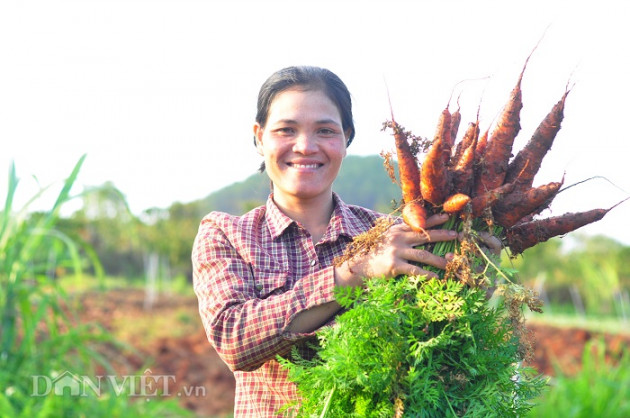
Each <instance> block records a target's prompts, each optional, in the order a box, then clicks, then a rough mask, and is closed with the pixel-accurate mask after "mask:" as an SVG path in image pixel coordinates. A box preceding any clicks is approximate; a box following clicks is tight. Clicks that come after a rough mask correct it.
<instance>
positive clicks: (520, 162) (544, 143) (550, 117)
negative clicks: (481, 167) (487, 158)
mask: <svg viewBox="0 0 630 418" xmlns="http://www.w3.org/2000/svg"><path fill="white" fill-rule="evenodd" d="M568 94H569V90H567V91H566V92H565V93H564V95H563V96H562V98H561V99H560V101H558V103H556V104H555V105H554V106H553V108H552V109H551V111H550V112H549V114H547V116H546V117H545V119H544V120H543V121H542V122H541V123H540V125H539V126H538V128H537V129H536V131H535V132H534V135H533V136H532V138H531V139H530V140H529V142H528V143H527V145H525V147H523V149H521V151H519V153H518V154H516V157H514V159H513V160H512V161H511V162H510V164H509V165H508V168H507V173H506V175H505V182H506V183H507V182H512V181H514V180H516V182H517V189H526V188H528V187H531V185H532V183H533V181H534V176H535V175H536V173H537V172H538V170H539V169H540V165H541V163H542V159H543V157H544V156H545V154H546V153H547V151H549V149H551V145H552V144H553V141H554V139H555V137H556V134H557V133H558V131H559V130H560V123H561V122H562V119H563V117H564V102H565V100H566V98H567V95H568Z"/></svg>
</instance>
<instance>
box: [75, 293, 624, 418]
mask: <svg viewBox="0 0 630 418" xmlns="http://www.w3.org/2000/svg"><path fill="white" fill-rule="evenodd" d="M81 300H82V304H81V306H82V309H81V314H80V316H81V320H82V321H93V322H98V323H100V324H102V325H103V326H104V327H105V328H106V329H108V330H109V331H111V332H112V333H113V334H114V335H116V336H117V337H118V338H119V339H122V340H123V341H125V342H126V343H128V344H129V345H131V346H133V347H135V350H122V349H121V348H120V347H111V346H110V347H103V350H104V351H105V353H104V354H106V356H107V357H108V358H109V359H111V360H112V363H113V364H114V366H115V367H116V368H117V370H120V373H126V372H128V371H130V370H134V371H136V372H137V371H140V372H142V370H145V373H151V375H153V376H159V375H166V376H169V378H170V383H169V387H168V389H169V393H170V396H178V397H179V401H180V403H181V405H183V406H184V407H186V408H187V409H189V410H191V411H193V412H194V413H195V414H196V415H198V416H202V417H222V416H229V415H230V413H231V411H232V408H233V404H234V387H235V382H234V377H233V375H232V373H231V372H230V370H229V369H228V368H227V366H226V365H225V364H224V363H223V362H222V361H221V359H220V358H219V356H218V355H217V354H216V352H215V351H214V350H213V348H212V347H211V346H210V344H209V343H208V340H207V339H206V335H205V333H204V331H203V328H202V326H201V322H200V320H199V318H198V313H197V300H196V299H195V298H194V297H190V296H178V295H163V294H161V295H159V296H158V298H157V300H156V301H155V302H154V303H153V304H152V306H151V307H150V308H149V307H148V306H146V305H145V294H144V292H143V291H142V290H133V289H131V290H130V289H121V290H110V291H107V292H106V293H101V292H99V293H96V292H95V293H87V294H83V295H82V296H81ZM147 324H153V325H152V326H151V327H150V328H151V330H152V331H151V333H149V334H147V333H145V332H144V331H143V326H144V327H146V325H147ZM134 325H136V326H135V327H134ZM528 329H529V330H530V332H531V336H532V342H533V344H534V359H533V361H532V362H531V364H530V365H531V366H533V367H535V368H536V369H537V370H538V371H539V372H541V373H543V374H546V375H549V376H553V375H555V374H556V370H561V371H562V373H565V374H569V375H570V374H573V373H576V372H577V371H579V369H580V365H581V359H582V354H583V351H584V347H585V345H586V344H587V343H588V342H589V341H590V340H592V339H595V338H602V339H603V341H604V342H605V345H606V357H607V359H609V360H610V361H614V360H615V359H617V358H619V356H620V355H621V351H622V349H623V347H628V346H629V345H630V335H608V334H604V333H597V332H592V331H586V330H583V329H574V328H558V327H552V326H548V325H542V324H529V325H528ZM108 351H109V352H108ZM148 370H150V371H148Z"/></svg>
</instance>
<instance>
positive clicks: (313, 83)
mask: <svg viewBox="0 0 630 418" xmlns="http://www.w3.org/2000/svg"><path fill="white" fill-rule="evenodd" d="M296 87H299V88H303V89H305V90H321V91H323V92H324V94H326V96H328V98H329V99H330V100H332V102H333V103H334V104H335V105H336V106H337V109H338V110H339V114H340V115H341V124H342V128H343V130H344V132H349V134H348V142H347V143H346V147H347V146H348V145H350V143H351V142H352V140H353V139H354V121H353V120H352V99H351V97H350V92H349V91H348V88H347V87H346V85H345V84H344V83H343V81H341V79H340V78H339V77H338V76H337V75H336V74H335V73H333V72H332V71H330V70H327V69H325V68H320V67H311V66H300V67H287V68H283V69H282V70H279V71H276V72H275V73H273V74H272V75H271V76H270V77H269V78H268V79H267V80H266V81H265V82H264V83H263V85H262V86H261V88H260V92H259V93H258V106H257V111H256V122H258V124H260V126H261V127H264V126H265V124H266V123H267V117H268V116H269V107H270V106H271V103H272V102H273V99H275V98H276V96H277V95H278V94H279V93H282V92H283V91H285V90H289V89H291V88H296ZM255 142H256V141H255V140H254V143H255Z"/></svg>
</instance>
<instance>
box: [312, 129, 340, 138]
mask: <svg viewBox="0 0 630 418" xmlns="http://www.w3.org/2000/svg"><path fill="white" fill-rule="evenodd" d="M317 132H318V133H319V134H320V135H323V136H327V137H330V136H335V135H337V134H338V133H339V132H338V131H337V130H336V129H333V128H320V129H319V130H318V131H317Z"/></svg>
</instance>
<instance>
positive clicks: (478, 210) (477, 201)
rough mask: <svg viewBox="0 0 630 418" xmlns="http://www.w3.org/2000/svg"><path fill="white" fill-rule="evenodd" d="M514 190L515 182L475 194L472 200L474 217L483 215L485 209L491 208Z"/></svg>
mask: <svg viewBox="0 0 630 418" xmlns="http://www.w3.org/2000/svg"><path fill="white" fill-rule="evenodd" d="M512 190H514V183H506V184H503V185H501V186H499V187H497V188H496V189H493V190H488V191H486V192H484V193H482V194H480V195H477V196H474V197H473V198H472V200H471V202H470V206H471V208H472V217H473V218H478V217H479V216H481V215H482V214H483V212H484V210H485V209H487V208H491V207H492V206H493V205H495V204H496V203H497V202H498V201H499V200H500V199H501V198H502V197H503V196H505V195H506V194H508V193H511V192H512Z"/></svg>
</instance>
